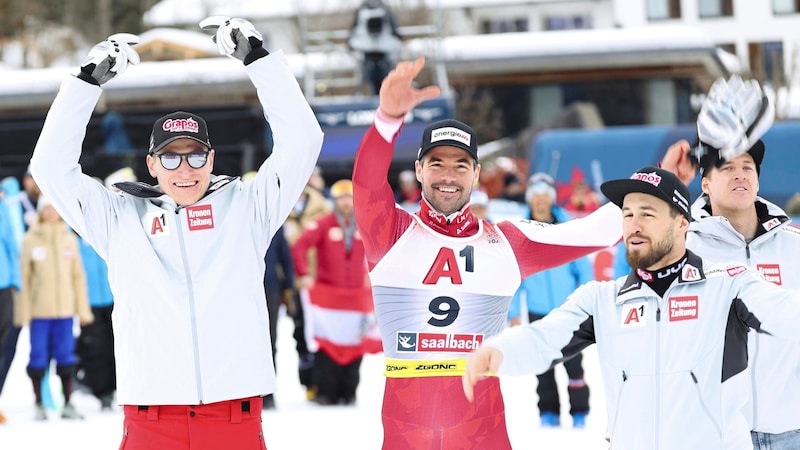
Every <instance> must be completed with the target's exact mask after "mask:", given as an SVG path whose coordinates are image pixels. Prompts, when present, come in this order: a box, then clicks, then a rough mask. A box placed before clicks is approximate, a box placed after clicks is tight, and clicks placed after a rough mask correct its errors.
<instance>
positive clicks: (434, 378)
mask: <svg viewBox="0 0 800 450" xmlns="http://www.w3.org/2000/svg"><path fill="white" fill-rule="evenodd" d="M424 64H425V61H424V59H423V58H420V59H419V60H417V61H415V62H402V63H400V64H398V66H397V67H396V68H395V70H393V71H392V72H391V73H390V74H389V76H388V77H387V78H386V80H385V81H384V82H383V85H382V87H381V92H380V105H379V108H378V111H377V116H376V119H375V123H374V124H373V126H372V127H370V129H369V130H367V132H366V134H365V135H364V138H363V140H362V141H361V145H360V147H359V149H358V153H357V154H356V161H355V166H354V170H353V185H354V199H355V217H356V223H357V224H358V230H359V231H360V233H361V236H362V238H363V239H364V247H365V250H366V257H367V262H368V264H369V270H370V279H371V282H372V289H373V297H374V300H375V312H376V315H377V320H378V325H379V329H380V332H381V335H382V339H383V349H384V353H385V354H386V358H387V359H386V371H385V374H386V377H387V379H386V388H385V392H384V400H383V426H384V442H383V447H384V448H385V449H394V448H427V449H445V448H447V449H450V448H470V449H492V450H498V449H508V448H511V444H510V442H509V439H508V433H507V431H506V426H505V412H504V406H503V400H502V397H501V393H500V384H499V382H498V380H497V378H490V379H487V380H485V381H482V382H480V383H478V385H477V386H476V394H475V401H474V402H473V403H470V402H468V401H467V400H466V399H465V398H464V395H463V393H462V387H461V374H462V373H463V370H464V367H465V357H466V355H467V353H468V352H470V351H471V350H473V349H474V348H476V346H478V345H479V344H480V343H481V342H483V340H484V339H486V338H488V337H490V336H493V335H495V334H497V333H499V332H500V331H501V330H502V329H503V328H504V327H505V322H506V313H507V311H508V306H509V302H510V300H511V298H512V296H513V295H514V292H515V291H516V289H517V287H518V286H519V284H520V281H521V280H522V278H523V277H526V276H528V275H530V274H532V273H534V272H536V271H539V270H543V269H548V268H551V267H554V266H557V265H560V264H563V263H566V262H568V261H571V260H573V259H576V258H578V257H580V256H583V255H586V254H589V253H591V252H593V251H596V250H599V249H602V248H605V247H608V246H610V245H613V244H615V243H616V242H617V241H619V239H620V236H621V226H620V225H621V224H620V211H619V208H617V207H616V206H614V205H611V204H609V205H607V206H604V207H602V208H600V209H599V210H597V211H596V212H595V213H593V214H591V215H589V216H587V217H585V218H582V219H578V220H574V221H570V222H565V223H563V224H559V225H554V226H553V225H547V224H542V223H539V222H532V221H526V220H519V221H517V222H513V223H512V222H501V223H498V224H496V225H493V224H491V223H489V222H486V221H484V220H480V219H477V218H476V217H475V216H474V215H473V214H472V212H471V211H470V208H469V198H470V193H471V191H472V187H473V186H474V185H475V184H476V183H477V181H478V176H479V174H480V165H479V164H478V151H477V147H478V146H477V141H476V136H475V132H474V131H473V130H472V128H470V127H469V126H467V125H465V124H463V123H461V122H458V121H456V120H445V121H440V122H436V123H434V124H432V125H430V126H428V128H426V130H425V131H424V133H423V137H422V145H421V147H420V150H419V154H418V161H417V162H416V163H415V169H416V176H417V179H418V180H419V181H420V183H421V185H422V200H421V201H420V210H419V211H418V212H417V213H415V214H410V213H408V212H406V211H405V210H403V209H401V208H399V207H397V206H396V205H395V200H394V195H393V193H392V188H391V186H390V185H389V183H388V182H387V172H388V170H389V166H390V164H391V161H392V154H393V147H394V141H395V139H396V138H397V136H398V134H399V132H400V128H401V126H402V123H403V118H404V117H405V116H406V115H407V114H408V113H409V112H410V111H411V110H412V109H413V108H414V107H415V106H416V105H418V104H419V103H421V102H423V101H425V100H427V99H430V98H433V97H435V96H437V95H439V88H437V87H433V86H431V87H427V88H424V89H419V90H418V89H415V88H413V87H412V86H411V83H412V80H413V79H414V78H415V77H416V76H417V74H418V73H419V72H420V70H422V67H423V66H424Z"/></svg>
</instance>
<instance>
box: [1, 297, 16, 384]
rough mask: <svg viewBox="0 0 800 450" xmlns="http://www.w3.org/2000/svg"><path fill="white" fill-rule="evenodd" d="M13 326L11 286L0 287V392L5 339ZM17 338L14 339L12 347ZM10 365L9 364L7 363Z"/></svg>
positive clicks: (3, 377) (2, 378)
mask: <svg viewBox="0 0 800 450" xmlns="http://www.w3.org/2000/svg"><path fill="white" fill-rule="evenodd" d="M12 328H14V295H13V293H12V292H11V288H10V287H7V288H3V289H0V392H2V391H3V383H4V382H5V379H6V373H7V371H3V362H4V360H5V355H6V352H7V350H6V340H7V339H8V337H9V336H10V335H11V333H12V331H11V330H12ZM16 344H17V340H16V338H15V339H14V347H16ZM9 366H10V364H9Z"/></svg>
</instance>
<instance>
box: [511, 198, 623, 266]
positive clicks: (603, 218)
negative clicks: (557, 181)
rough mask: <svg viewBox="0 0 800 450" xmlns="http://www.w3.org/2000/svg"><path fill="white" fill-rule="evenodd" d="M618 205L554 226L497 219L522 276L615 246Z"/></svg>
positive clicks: (618, 236)
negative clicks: (499, 220)
mask: <svg viewBox="0 0 800 450" xmlns="http://www.w3.org/2000/svg"><path fill="white" fill-rule="evenodd" d="M621 222H622V217H621V214H620V213H619V208H617V207H616V206H613V205H606V206H604V207H602V208H600V209H598V210H597V211H595V212H593V213H592V214H589V215H588V216H586V217H583V218H580V219H574V220H570V221H568V222H564V223H560V224H558V225H544V224H540V223H537V222H527V221H520V222H519V223H512V222H500V223H499V224H497V227H498V228H500V230H501V231H502V232H503V234H504V235H505V236H506V238H507V239H508V242H509V244H510V245H511V248H512V249H513V250H514V255H515V256H516V257H517V263H518V264H519V270H520V275H522V277H523V278H526V277H527V276H529V275H531V274H532V273H535V272H538V271H540V270H544V269H550V268H553V267H556V266H560V265H562V264H566V263H568V262H570V261H573V260H575V259H578V258H580V257H582V256H586V255H588V254H590V253H593V252H596V251H598V250H602V249H604V248H608V247H612V246H614V245H616V244H617V243H618V242H619V241H620V239H621V237H622V224H621Z"/></svg>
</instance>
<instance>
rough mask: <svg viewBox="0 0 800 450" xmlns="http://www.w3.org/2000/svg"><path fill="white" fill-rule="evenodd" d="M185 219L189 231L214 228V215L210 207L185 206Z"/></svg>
mask: <svg viewBox="0 0 800 450" xmlns="http://www.w3.org/2000/svg"><path fill="white" fill-rule="evenodd" d="M186 219H187V220H188V221H189V231H197V230H208V229H210V228H214V213H213V211H212V210H211V205H198V206H187V207H186Z"/></svg>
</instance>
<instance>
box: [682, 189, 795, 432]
mask: <svg viewBox="0 0 800 450" xmlns="http://www.w3.org/2000/svg"><path fill="white" fill-rule="evenodd" d="M756 211H757V212H758V215H759V218H760V222H761V228H762V229H761V230H760V234H758V235H757V236H756V237H755V238H754V239H753V240H752V241H751V242H750V243H749V244H748V243H747V241H746V240H745V238H744V236H742V235H741V234H739V233H738V232H737V231H736V230H735V229H734V228H733V226H732V225H731V224H730V222H729V221H728V220H727V219H726V218H724V217H720V216H711V215H710V214H709V211H708V202H707V198H706V197H705V196H701V197H700V198H698V199H697V200H696V201H695V202H694V204H693V205H692V216H693V217H694V218H695V219H696V221H695V222H692V224H691V225H690V226H689V233H688V235H687V238H686V245H687V247H689V248H690V249H692V251H694V252H695V253H697V254H699V255H701V256H702V257H703V260H704V261H710V262H714V261H719V262H722V261H731V262H738V263H740V264H745V265H748V266H750V267H753V268H755V269H757V270H758V271H760V272H761V274H762V275H764V277H765V278H766V279H767V281H772V282H773V283H775V284H777V285H779V286H783V287H784V288H787V289H793V290H798V291H800V230H798V229H797V228H794V227H792V226H789V222H790V219H789V218H788V217H787V216H786V213H785V212H783V210H782V209H780V208H779V207H777V206H775V205H774V204H772V203H770V202H768V201H766V200H764V199H762V198H757V199H756ZM798 325H799V326H800V324H798ZM748 351H749V355H750V363H749V367H750V373H749V378H750V383H751V385H752V390H753V396H752V403H751V404H749V406H748V407H747V408H746V409H745V413H746V414H747V416H748V419H749V420H750V421H751V426H752V429H753V430H755V431H761V432H765V433H784V432H787V431H791V430H798V429H800V406H798V405H800V342H795V341H787V340H785V339H779V338H776V337H775V336H769V335H766V334H762V333H756V332H751V333H750V337H749V339H748Z"/></svg>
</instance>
